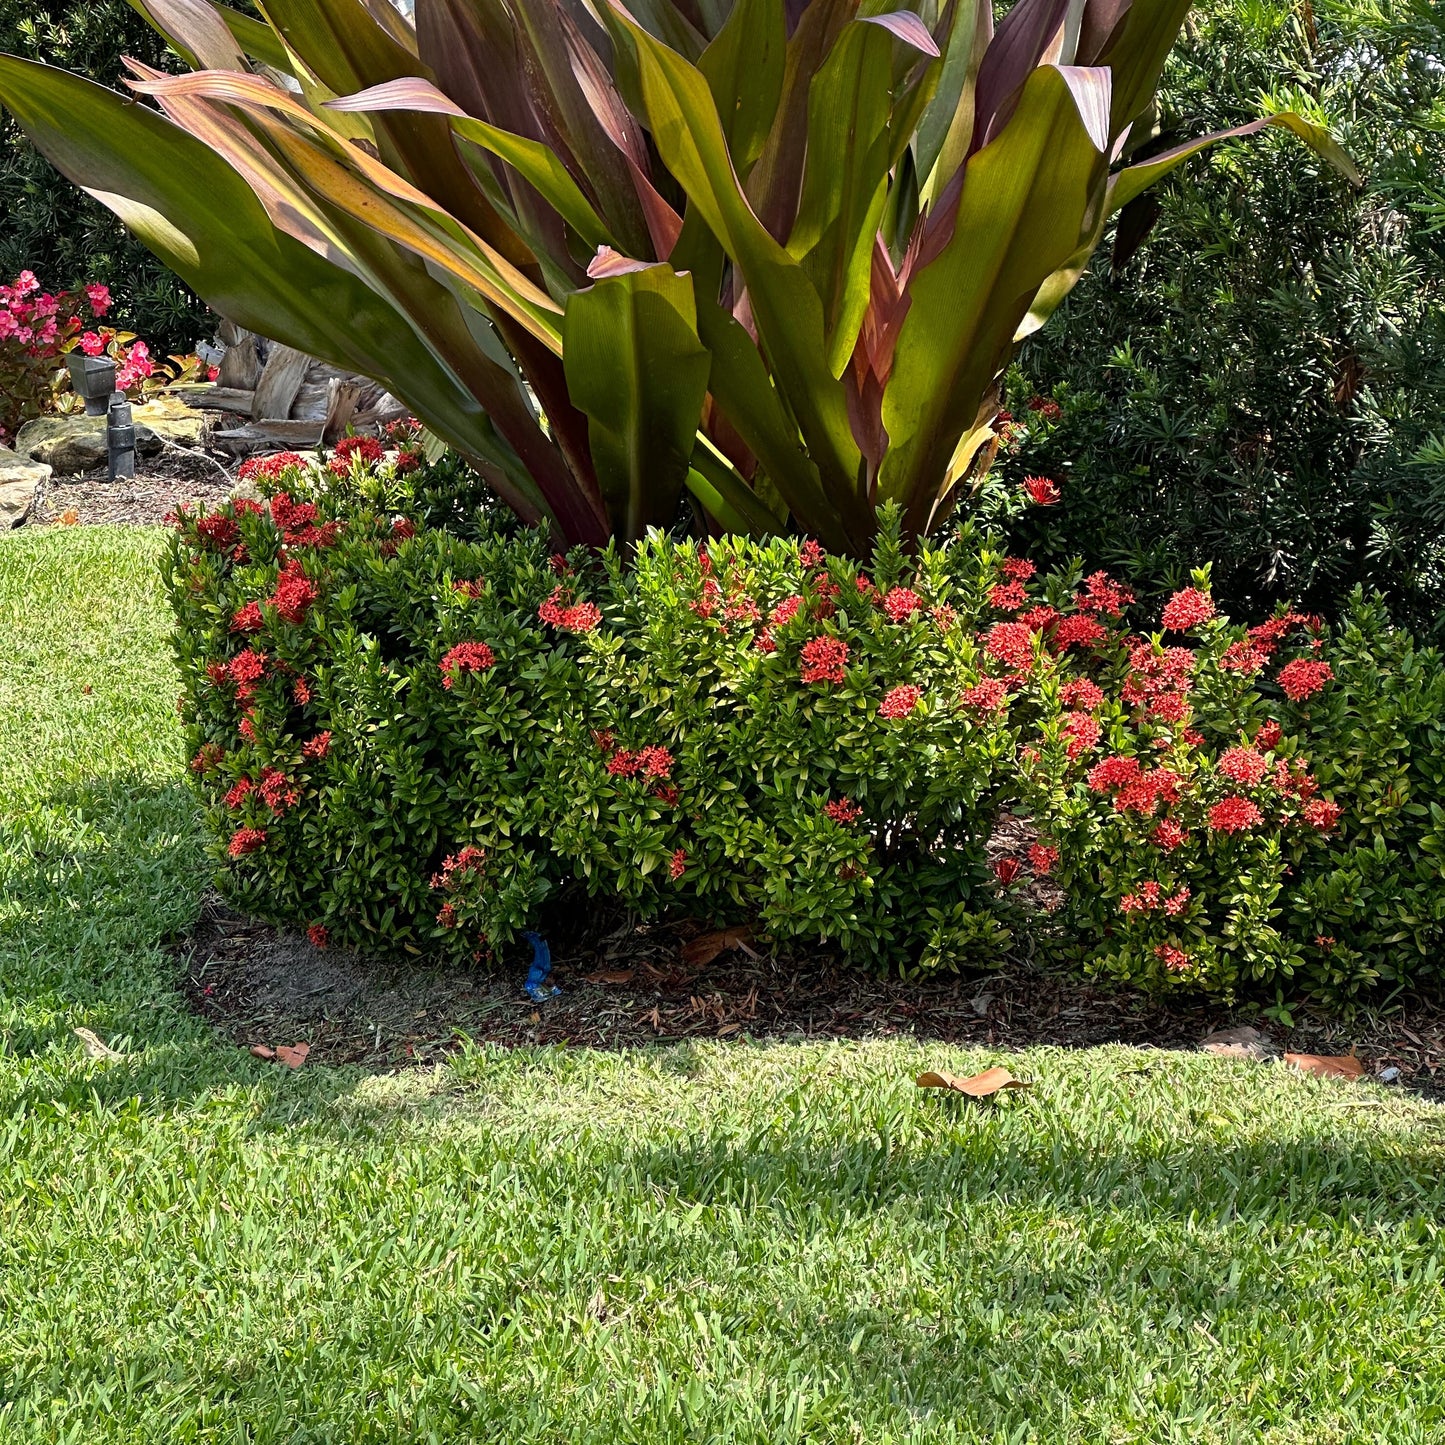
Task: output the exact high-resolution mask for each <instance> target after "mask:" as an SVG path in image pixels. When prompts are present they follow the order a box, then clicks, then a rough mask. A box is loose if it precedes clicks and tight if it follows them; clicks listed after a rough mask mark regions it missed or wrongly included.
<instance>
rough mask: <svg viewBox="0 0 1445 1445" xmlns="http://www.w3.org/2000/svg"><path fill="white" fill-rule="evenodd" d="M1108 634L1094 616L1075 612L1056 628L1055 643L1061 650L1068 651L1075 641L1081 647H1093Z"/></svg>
mask: <svg viewBox="0 0 1445 1445" xmlns="http://www.w3.org/2000/svg"><path fill="white" fill-rule="evenodd" d="M1108 635H1109V634H1108V631H1107V630H1106V629H1105V628H1104V626H1103V625H1102V624H1101V623H1098V622H1096V621H1095V620H1094V619H1093V618H1092V617H1086V616H1084V615H1082V614H1081V613H1075V614H1074V615H1073V616H1072V617H1066V618H1064V620H1063V621H1062V622H1060V623H1059V625H1058V626H1057V627H1056V628H1055V629H1054V645H1055V646H1056V647H1057V648H1058V649H1059V651H1060V652H1067V651H1068V650H1069V648H1070V647H1072V646H1073V645H1074V644H1075V643H1077V644H1078V645H1079V646H1080V647H1093V646H1095V645H1096V644H1098V643H1100V642H1102V641H1103V640H1104V639H1105V638H1106V637H1107V636H1108Z"/></svg>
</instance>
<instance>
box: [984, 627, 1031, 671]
mask: <svg viewBox="0 0 1445 1445" xmlns="http://www.w3.org/2000/svg"><path fill="white" fill-rule="evenodd" d="M983 646H984V651H985V652H987V653H988V655H989V656H990V657H995V658H997V659H998V660H999V661H1000V662H1002V663H1004V664H1005V665H1006V666H1007V667H1010V668H1012V669H1013V671H1015V672H1024V673H1026V672H1028V671H1030V669H1032V667H1033V665H1034V635H1033V633H1032V632H1031V631H1030V630H1029V628H1028V627H1027V626H1026V625H1025V624H1024V623H1022V622H995V623H994V625H993V626H992V627H990V628H989V630H988V633H987V635H986V636H985V637H984V640H983Z"/></svg>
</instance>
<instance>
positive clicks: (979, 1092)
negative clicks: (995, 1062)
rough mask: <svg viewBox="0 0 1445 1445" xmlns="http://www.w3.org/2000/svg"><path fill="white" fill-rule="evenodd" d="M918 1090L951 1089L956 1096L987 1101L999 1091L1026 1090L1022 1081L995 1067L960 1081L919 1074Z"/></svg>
mask: <svg viewBox="0 0 1445 1445" xmlns="http://www.w3.org/2000/svg"><path fill="white" fill-rule="evenodd" d="M916 1082H917V1084H918V1087H919V1088H920V1089H952V1090H953V1091H954V1092H955V1093H958V1094H967V1095H968V1097H969V1098H970V1099H988V1098H991V1097H992V1096H993V1095H994V1094H997V1093H998V1092H999V1091H1000V1090H1001V1089H1027V1088H1029V1087H1030V1085H1029V1084H1028V1083H1026V1082H1025V1081H1024V1080H1023V1079H1016V1078H1014V1076H1013V1075H1012V1074H1011V1073H1009V1071H1008V1070H1007V1069H1005V1068H1002V1067H998V1066H995V1067H994V1068H992V1069H985V1070H984V1071H983V1073H981V1074H971V1075H970V1076H969V1077H968V1078H966V1079H960V1078H959V1077H958V1075H957V1074H936V1073H932V1072H930V1073H926V1074H919V1076H918V1078H917V1080H916Z"/></svg>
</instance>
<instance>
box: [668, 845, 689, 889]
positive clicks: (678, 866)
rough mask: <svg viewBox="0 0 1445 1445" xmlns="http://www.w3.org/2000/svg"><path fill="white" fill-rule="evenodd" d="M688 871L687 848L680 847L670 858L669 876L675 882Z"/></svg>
mask: <svg viewBox="0 0 1445 1445" xmlns="http://www.w3.org/2000/svg"><path fill="white" fill-rule="evenodd" d="M686 872H687V849H686V848H679V849H678V850H677V851H676V852H675V853H674V854H673V855H672V857H671V858H670V859H669V860H668V864H667V876H668V877H669V878H671V879H672V881H673V882H674V883H676V882H677V880H678V879H679V878H681V877H682V875H683V874H684V873H686Z"/></svg>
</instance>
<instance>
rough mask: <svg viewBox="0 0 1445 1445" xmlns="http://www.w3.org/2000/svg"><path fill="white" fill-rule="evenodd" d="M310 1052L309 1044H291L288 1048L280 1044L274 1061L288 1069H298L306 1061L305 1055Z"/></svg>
mask: <svg viewBox="0 0 1445 1445" xmlns="http://www.w3.org/2000/svg"><path fill="white" fill-rule="evenodd" d="M310 1052H311V1045H310V1044H292V1045H291V1047H290V1048H287V1047H286V1045H285V1044H282V1045H281V1047H280V1048H279V1049H277V1050H276V1062H277V1063H278V1064H285V1065H286V1067H287V1068H288V1069H299V1068H300V1067H301V1065H302V1064H304V1063H305V1062H306V1055H307V1054H309V1053H310Z"/></svg>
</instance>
